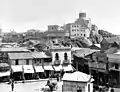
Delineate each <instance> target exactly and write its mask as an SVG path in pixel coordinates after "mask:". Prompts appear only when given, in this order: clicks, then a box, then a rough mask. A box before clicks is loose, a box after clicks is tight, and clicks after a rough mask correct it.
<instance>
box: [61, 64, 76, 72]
mask: <svg viewBox="0 0 120 92" xmlns="http://www.w3.org/2000/svg"><path fill="white" fill-rule="evenodd" d="M63 70H64V71H73V70H74V68H73V66H72V65H67V66H63Z"/></svg>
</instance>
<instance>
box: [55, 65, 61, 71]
mask: <svg viewBox="0 0 120 92" xmlns="http://www.w3.org/2000/svg"><path fill="white" fill-rule="evenodd" d="M53 68H54V70H55V71H61V70H62V66H61V65H59V66H53Z"/></svg>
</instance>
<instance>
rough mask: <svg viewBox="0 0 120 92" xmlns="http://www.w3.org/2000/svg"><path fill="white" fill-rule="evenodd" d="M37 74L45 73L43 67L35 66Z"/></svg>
mask: <svg viewBox="0 0 120 92" xmlns="http://www.w3.org/2000/svg"><path fill="white" fill-rule="evenodd" d="M34 68H35V72H44V69H43V67H42V66H34Z"/></svg>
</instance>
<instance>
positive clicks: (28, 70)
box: [23, 65, 34, 73]
mask: <svg viewBox="0 0 120 92" xmlns="http://www.w3.org/2000/svg"><path fill="white" fill-rule="evenodd" d="M23 70H24V73H34V69H33V66H32V65H23Z"/></svg>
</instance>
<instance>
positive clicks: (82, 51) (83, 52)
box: [74, 48, 99, 57]
mask: <svg viewBox="0 0 120 92" xmlns="http://www.w3.org/2000/svg"><path fill="white" fill-rule="evenodd" d="M97 51H99V50H94V49H89V48H83V49H80V50H76V51H75V54H74V55H75V56H77V57H84V56H87V55H89V54H92V53H94V52H97Z"/></svg>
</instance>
